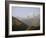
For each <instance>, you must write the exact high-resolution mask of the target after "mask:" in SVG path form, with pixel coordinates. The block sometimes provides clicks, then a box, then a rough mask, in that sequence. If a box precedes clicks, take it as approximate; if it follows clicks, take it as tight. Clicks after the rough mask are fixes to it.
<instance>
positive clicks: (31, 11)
mask: <svg viewBox="0 0 46 38" xmlns="http://www.w3.org/2000/svg"><path fill="white" fill-rule="evenodd" d="M39 13H40V8H36V7H12V16H14V17H17V16H19V17H27V16H33V15H37V14H39Z"/></svg>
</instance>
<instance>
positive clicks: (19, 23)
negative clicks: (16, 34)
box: [12, 15, 40, 31]
mask: <svg viewBox="0 0 46 38" xmlns="http://www.w3.org/2000/svg"><path fill="white" fill-rule="evenodd" d="M39 29H40V15H37V16H33V17H29V16H28V17H26V18H25V17H19V16H18V17H14V16H13V17H12V30H13V31H22V30H39Z"/></svg>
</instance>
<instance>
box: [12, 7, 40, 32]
mask: <svg viewBox="0 0 46 38" xmlns="http://www.w3.org/2000/svg"><path fill="white" fill-rule="evenodd" d="M12 10H13V11H12V16H13V18H15V19H16V18H17V19H18V20H19V21H21V22H22V23H21V25H20V26H21V27H22V28H21V27H20V29H21V30H23V28H25V29H24V30H40V8H33V7H30V8H29V7H28V8H27V7H13V9H12ZM13 18H12V21H13ZM14 21H15V20H14ZM14 21H13V22H14ZM23 23H24V24H23ZM22 25H23V26H22ZM13 26H14V27H13V28H14V30H15V26H16V25H15V24H14V25H13ZM18 30H19V28H18V26H17V31H18Z"/></svg>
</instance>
